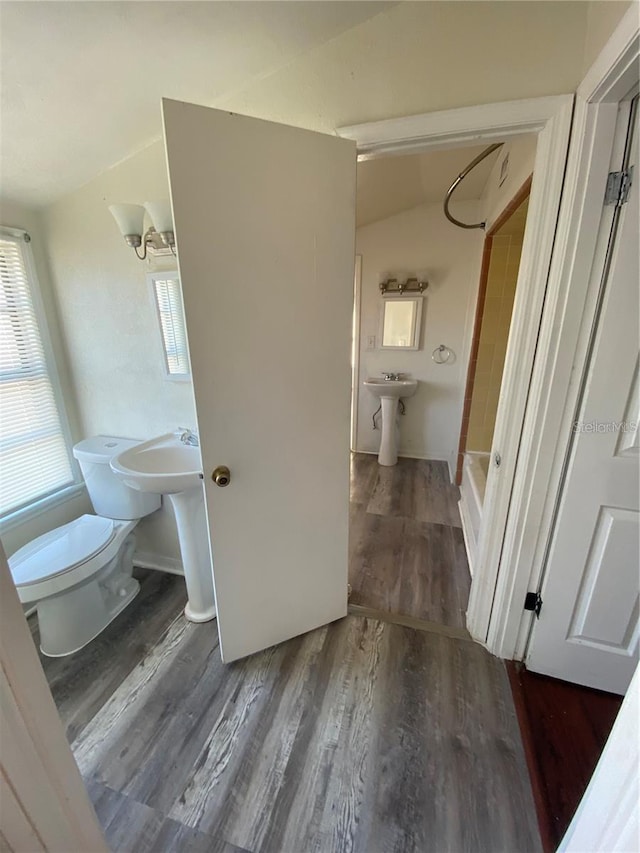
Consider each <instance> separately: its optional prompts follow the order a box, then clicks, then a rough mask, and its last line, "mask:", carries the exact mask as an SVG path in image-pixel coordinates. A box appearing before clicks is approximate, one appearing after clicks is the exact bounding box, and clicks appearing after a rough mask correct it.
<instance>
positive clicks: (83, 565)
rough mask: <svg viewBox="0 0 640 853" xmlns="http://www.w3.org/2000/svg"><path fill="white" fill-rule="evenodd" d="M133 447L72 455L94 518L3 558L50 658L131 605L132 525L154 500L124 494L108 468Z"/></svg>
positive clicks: (85, 448)
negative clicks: (32, 612) (33, 616)
mask: <svg viewBox="0 0 640 853" xmlns="http://www.w3.org/2000/svg"><path fill="white" fill-rule="evenodd" d="M137 443H138V442H137V441H133V440H131V439H122V438H112V437H110V436H95V437H94V438H90V439H86V440H85V441H82V442H80V443H79V444H77V445H76V446H75V447H74V451H73V452H74V456H75V457H76V459H78V461H79V462H80V467H81V470H82V473H83V476H84V479H85V483H86V485H87V490H88V492H89V496H90V498H91V500H92V503H93V506H94V509H95V510H96V512H97V513H99V514H98V515H83V516H81V517H80V518H77V519H75V520H74V521H71V522H69V524H65V525H63V526H61V527H58V528H56V529H55V530H51V531H49V532H48V533H44V534H43V535H42V536H39V537H38V538H37V539H34V540H33V541H31V542H29V543H28V544H27V545H25V546H23V547H22V548H20V549H19V550H18V551H16V553H15V554H13V555H12V556H11V557H10V558H9V567H10V569H11V574H12V576H13V580H14V583H15V585H16V589H17V591H18V596H19V598H20V601H21V602H22V603H23V604H34V603H35V604H36V607H37V611H38V624H39V630H40V648H41V651H42V653H43V654H45V655H48V656H49V657H62V656H64V655H69V654H72V653H73V652H76V651H78V650H79V649H81V648H82V647H83V646H86V645H87V643H89V642H91V640H93V639H94V638H95V637H97V636H98V634H100V633H101V632H102V631H104V629H105V628H106V627H107V625H108V624H109V623H110V622H112V621H113V619H115V618H116V616H117V615H118V614H119V613H121V612H122V611H123V610H124V608H125V607H126V606H127V605H128V604H129V602H130V601H132V600H133V598H135V596H136V594H137V593H138V590H139V588H140V586H139V584H138V581H136V580H135V578H133V577H132V572H133V552H134V550H135V535H134V533H133V531H134V528H135V527H136V525H137V523H138V521H139V520H140V519H141V518H142V517H143V516H145V515H148V514H149V513H151V512H154V511H155V510H156V509H158V507H159V506H160V496H159V495H154V494H148V493H147V494H143V493H141V492H136V491H134V490H133V489H129V488H128V487H127V486H125V485H124V484H123V483H121V482H120V481H119V480H117V478H116V477H115V475H113V473H112V471H111V469H110V467H109V462H110V460H111V458H112V457H113V456H114V455H115V454H117V453H121V452H122V451H123V450H124V449H126V448H127V447H133V446H134V445H135V444H137Z"/></svg>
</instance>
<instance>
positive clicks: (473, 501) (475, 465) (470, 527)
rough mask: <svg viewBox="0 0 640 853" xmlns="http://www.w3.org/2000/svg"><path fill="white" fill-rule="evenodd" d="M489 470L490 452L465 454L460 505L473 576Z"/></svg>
mask: <svg viewBox="0 0 640 853" xmlns="http://www.w3.org/2000/svg"><path fill="white" fill-rule="evenodd" d="M488 471H489V454H488V453H480V452H475V451H471V450H470V451H467V452H466V453H465V454H464V465H463V466H462V482H461V484H460V502H459V507H460V518H461V519H462V532H463V534H464V544H465V546H466V549H467V559H468V561H469V571H470V572H471V575H472V576H473V568H474V564H475V561H476V555H477V549H478V541H479V538H480V524H481V522H482V505H483V503H484V492H485V488H486V485H487V472H488Z"/></svg>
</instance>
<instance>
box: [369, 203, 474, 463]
mask: <svg viewBox="0 0 640 853" xmlns="http://www.w3.org/2000/svg"><path fill="white" fill-rule="evenodd" d="M455 209H456V214H457V215H458V216H460V218H461V219H464V220H466V221H470V222H473V221H477V218H478V217H479V215H480V212H481V206H480V203H479V202H471V201H467V202H459V203H458V204H457V205H456V208H455ZM483 239H484V234H483V232H481V231H479V230H478V231H463V230H462V229H461V228H457V227H456V226H454V225H452V224H451V223H450V222H448V221H447V220H446V219H445V217H444V214H443V212H442V205H441V204H425V205H421V206H420V207H416V208H413V209H412V210H407V211H404V212H403V213H399V214H396V215H395V216H391V217H389V218H388V219H384V220H382V221H380V222H374V223H373V224H371V225H365V226H363V227H362V228H358V230H357V232H356V252H357V253H358V254H361V255H362V303H361V304H362V309H361V325H360V380H359V394H358V434H357V449H358V450H360V451H370V452H377V450H378V448H379V445H380V432H379V431H374V430H373V429H372V423H371V416H372V415H373V413H374V411H375V410H376V408H377V401H376V400H375V398H374V397H373V396H372V395H371V394H370V393H369V392H368V391H367V390H366V388H364V387H363V386H362V382H363V380H364V379H366V377H367V376H379V375H380V374H381V372H382V371H387V370H388V371H393V372H400V373H407V374H409V375H410V376H411V377H413V378H414V379H417V380H419V385H418V390H417V392H416V394H415V396H413V397H411V398H410V399H408V400H407V401H406V410H407V413H406V415H405V416H404V417H401V418H400V447H399V449H400V454H401V455H406V456H416V457H424V458H428V459H443V460H446V461H447V462H449V463H450V464H451V465H452V466H454V468H455V459H456V455H457V452H458V439H459V436H460V423H461V418H462V404H463V399H464V387H465V381H466V372H467V359H468V353H469V347H470V343H471V333H472V326H473V315H474V311H475V301H476V295H477V290H478V280H479V275H480V261H481V256H482V244H483ZM416 274H424V275H426V277H427V279H428V281H429V288H428V290H427V291H426V295H425V296H424V305H423V314H422V335H421V348H420V349H419V350H417V351H412V352H400V351H398V350H382V349H379V347H378V344H379V322H380V304H381V301H382V297H381V295H380V291H379V288H378V285H379V284H380V282H381V281H383V280H384V279H385V278H387V277H388V276H392V277H395V278H398V279H399V280H401V281H402V280H405V279H406V278H407V277H409V276H410V275H411V276H414V275H416ZM370 335H375V336H376V349H374V350H369V349H367V345H368V341H367V339H368V337H369V336H370ZM441 343H443V344H445V345H446V346H448V347H450V348H451V349H452V350H453V351H454V353H455V354H456V360H455V362H454V363H452V364H447V365H437V364H435V363H434V361H433V360H432V358H431V354H432V351H433V350H434V348H435V347H436V346H438V345H439V344H441Z"/></svg>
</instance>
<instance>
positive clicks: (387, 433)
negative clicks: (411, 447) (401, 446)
mask: <svg viewBox="0 0 640 853" xmlns="http://www.w3.org/2000/svg"><path fill="white" fill-rule="evenodd" d="M380 402H381V403H382V436H381V438H380V450H379V452H378V464H379V465H389V466H390V465H396V464H397V462H398V441H397V436H396V430H397V425H396V417H397V414H398V398H397V397H382V398H381V400H380Z"/></svg>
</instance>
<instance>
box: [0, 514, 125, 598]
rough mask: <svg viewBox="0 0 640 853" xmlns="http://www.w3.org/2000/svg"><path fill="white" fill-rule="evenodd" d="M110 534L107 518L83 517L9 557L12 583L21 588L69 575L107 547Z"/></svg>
mask: <svg viewBox="0 0 640 853" xmlns="http://www.w3.org/2000/svg"><path fill="white" fill-rule="evenodd" d="M113 535H114V522H113V521H112V520H111V519H110V518H101V517H100V516H98V515H82V516H80V518H76V520H75V521H71V522H69V524H64V525H63V526H62V527H57V528H56V529H55V530H50V531H49V533H44V534H43V535H42V536H38V538H37V539H34V540H33V541H32V542H29V543H28V544H27V545H24V546H23V547H22V548H20V549H19V550H18V551H16V553H15V554H13V555H12V556H11V557H10V558H9V567H10V569H11V574H12V575H13V581H14V583H15V584H16V586H24V585H26V584H31V583H38V582H39V581H43V580H46V579H47V578H52V577H54V576H55V575H60V574H62V573H63V572H68V571H70V570H71V569H73V568H75V567H76V566H77V565H79V564H81V563H86V562H87V560H90V559H91V557H93V556H95V555H96V554H97V553H98V552H99V551H102V550H103V548H106V546H107V545H108V544H109V542H110V541H111V540H112V539H113Z"/></svg>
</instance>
